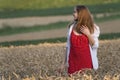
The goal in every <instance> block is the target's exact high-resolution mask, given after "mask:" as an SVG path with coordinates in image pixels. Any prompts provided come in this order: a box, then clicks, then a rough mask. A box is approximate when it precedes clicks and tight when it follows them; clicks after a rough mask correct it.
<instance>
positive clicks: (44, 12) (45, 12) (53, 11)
mask: <svg viewBox="0 0 120 80" xmlns="http://www.w3.org/2000/svg"><path fill="white" fill-rule="evenodd" d="M119 5H120V2H119V3H109V4H98V5H88V8H89V9H90V11H91V12H92V14H94V15H95V14H98V13H103V14H104V13H117V12H120V7H119ZM73 7H74V6H67V7H61V8H49V9H37V10H35V9H26V10H23V9H20V10H9V9H8V10H5V11H0V18H14V17H27V16H53V15H54V16H55V15H68V14H72V12H73Z"/></svg>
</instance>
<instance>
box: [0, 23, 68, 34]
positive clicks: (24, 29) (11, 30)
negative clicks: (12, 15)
mask: <svg viewBox="0 0 120 80" xmlns="http://www.w3.org/2000/svg"><path fill="white" fill-rule="evenodd" d="M67 25H68V22H57V23H51V24H48V25H38V26H31V27H23V26H21V27H14V28H12V27H11V26H4V28H2V29H0V36H5V35H12V34H18V33H27V32H36V31H39V32H40V31H44V30H51V29H60V28H65V27H66V26H67Z"/></svg>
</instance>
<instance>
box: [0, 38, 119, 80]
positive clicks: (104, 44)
mask: <svg viewBox="0 0 120 80" xmlns="http://www.w3.org/2000/svg"><path fill="white" fill-rule="evenodd" d="M119 44H120V39H118V40H107V41H100V47H99V49H98V58H99V65H100V67H99V69H98V70H97V71H94V70H86V71H85V72H84V73H76V74H75V75H72V76H71V77H68V76H67V73H66V71H64V72H62V73H61V74H60V73H58V72H57V69H58V67H59V66H60V64H61V62H62V60H63V58H64V56H63V55H64V53H65V43H50V44H49V43H44V44H39V45H27V46H18V47H14V46H11V47H1V48H0V78H1V79H0V80H119V79H120V65H119V64H120V45H119Z"/></svg>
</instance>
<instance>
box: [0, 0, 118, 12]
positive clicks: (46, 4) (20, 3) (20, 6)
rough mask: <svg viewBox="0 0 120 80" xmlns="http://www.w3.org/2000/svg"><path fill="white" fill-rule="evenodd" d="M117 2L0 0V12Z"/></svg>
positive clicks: (112, 0)
mask: <svg viewBox="0 0 120 80" xmlns="http://www.w3.org/2000/svg"><path fill="white" fill-rule="evenodd" d="M118 2H120V1H119V0H87V1H84V0H52V1H51V0H0V10H1V11H7V10H11V11H12V10H28V9H29V10H33V9H35V10H36V9H37V10H39V9H46V8H60V7H68V6H74V5H77V4H84V5H95V4H107V3H118Z"/></svg>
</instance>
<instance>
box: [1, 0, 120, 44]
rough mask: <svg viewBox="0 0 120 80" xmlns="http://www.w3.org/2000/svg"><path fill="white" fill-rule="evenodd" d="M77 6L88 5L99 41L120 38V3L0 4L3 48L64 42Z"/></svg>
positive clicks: (18, 0) (33, 0)
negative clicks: (99, 31)
mask: <svg viewBox="0 0 120 80" xmlns="http://www.w3.org/2000/svg"><path fill="white" fill-rule="evenodd" d="M75 5H86V6H87V7H88V8H89V10H90V11H91V13H92V15H93V17H94V21H95V23H96V24H97V25H98V26H99V27H100V30H101V35H100V40H103V39H116V38H120V7H119V5H120V0H86V1H85V0H0V45H1V46H10V45H26V44H38V43H43V42H65V41H66V35H67V25H68V24H69V23H70V21H72V20H73V16H72V14H73V9H74V6H75Z"/></svg>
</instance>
